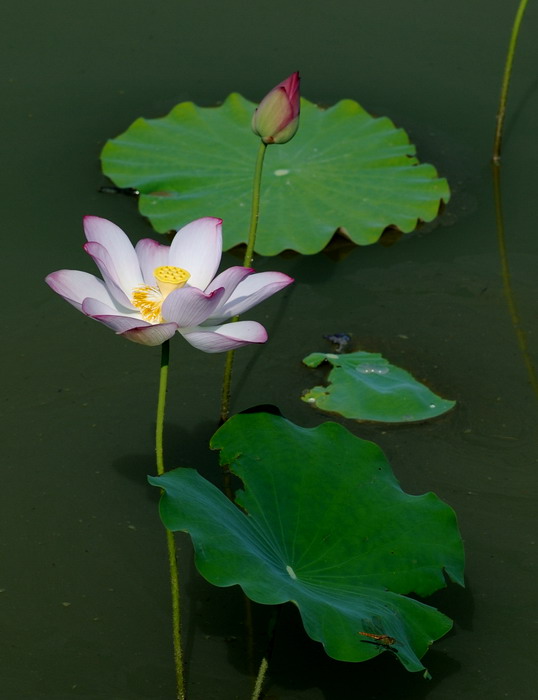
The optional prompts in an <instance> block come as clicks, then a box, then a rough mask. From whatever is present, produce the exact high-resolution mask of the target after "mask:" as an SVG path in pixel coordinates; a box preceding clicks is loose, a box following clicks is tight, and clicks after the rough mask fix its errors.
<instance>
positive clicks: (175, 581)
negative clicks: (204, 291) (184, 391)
mask: <svg viewBox="0 0 538 700" xmlns="http://www.w3.org/2000/svg"><path fill="white" fill-rule="evenodd" d="M169 361H170V341H169V340H166V341H165V342H164V343H163V344H162V346H161V372H160V375H159V398H158V400H157V425H156V428H155V456H156V461H157V474H158V475H159V476H162V475H163V474H164V451H163V433H164V409H165V406H166V388H167V385H168V365H169ZM166 546H167V550H168V566H169V572H170V592H171V594H172V639H173V645H174V666H175V670H176V698H177V700H185V698H186V695H185V680H184V675H183V652H182V650H181V607H180V602H179V572H178V567H177V559H176V544H175V540H174V533H173V532H171V531H170V530H166Z"/></svg>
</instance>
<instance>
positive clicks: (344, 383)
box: [301, 352, 456, 423]
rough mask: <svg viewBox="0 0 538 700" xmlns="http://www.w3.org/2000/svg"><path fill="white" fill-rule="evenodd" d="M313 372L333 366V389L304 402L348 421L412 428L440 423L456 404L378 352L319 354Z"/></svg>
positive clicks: (311, 360) (319, 389)
mask: <svg viewBox="0 0 538 700" xmlns="http://www.w3.org/2000/svg"><path fill="white" fill-rule="evenodd" d="M303 362H304V364H305V365H307V366H308V367H317V366H318V365H320V364H321V363H322V362H329V363H330V364H331V365H332V366H333V369H332V370H331V372H330V374H329V377H328V381H329V386H315V387H313V388H312V389H310V391H307V392H305V393H304V394H303V396H302V397H301V398H302V400H303V401H306V403H309V404H311V405H312V406H314V407H315V408H319V409H320V410H321V411H327V412H330V413H338V414H340V415H341V416H344V417H345V418H354V419H355V420H364V421H377V422H381V423H412V422H415V421H424V420H428V419H429V418H435V417H436V416H440V415H442V414H443V413H446V412H447V411H450V409H451V408H453V407H454V406H455V404H456V402H455V401H448V400H447V399H443V398H441V397H440V396H437V395H436V394H434V393H433V392H432V391H431V390H430V389H428V387H427V386H424V384H421V383H420V382H418V381H417V380H416V379H415V378H414V377H413V376H412V375H411V374H409V372H406V371H405V370H404V369H400V367H396V366H395V365H391V364H390V363H389V361H388V360H385V358H384V357H382V356H381V355H380V354H379V353H373V352H352V353H347V354H342V355H336V354H334V353H324V352H314V353H312V354H311V355H308V357H305V358H304V360H303Z"/></svg>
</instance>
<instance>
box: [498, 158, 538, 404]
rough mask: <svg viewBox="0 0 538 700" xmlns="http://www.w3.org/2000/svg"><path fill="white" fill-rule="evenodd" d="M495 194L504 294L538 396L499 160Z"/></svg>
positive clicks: (537, 380)
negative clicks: (513, 273)
mask: <svg viewBox="0 0 538 700" xmlns="http://www.w3.org/2000/svg"><path fill="white" fill-rule="evenodd" d="M492 167H493V195H494V199H495V219H496V222H497V244H498V246H499V257H500V260H501V273H502V280H503V287H504V296H505V298H506V303H507V305H508V311H509V313H510V318H511V320H512V327H513V329H514V332H515V334H516V338H517V342H518V345H519V350H520V352H521V355H522V357H523V362H524V364H525V367H526V369H527V374H528V377H529V382H530V385H531V387H532V390H533V391H534V393H535V395H536V396H537V397H538V377H537V375H536V369H535V367H534V363H533V361H532V358H531V354H530V352H529V347H528V343H527V336H526V333H525V331H524V329H523V326H522V323H521V317H520V315H519V311H518V308H517V303H516V297H515V294H514V290H513V289H512V276H511V274H510V266H509V264H508V253H507V250H506V236H505V231H504V216H503V208H502V197H501V172H500V165H499V162H495V161H494V162H493V166H492Z"/></svg>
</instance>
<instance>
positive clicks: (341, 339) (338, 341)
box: [323, 333, 351, 353]
mask: <svg viewBox="0 0 538 700" xmlns="http://www.w3.org/2000/svg"><path fill="white" fill-rule="evenodd" d="M323 337H324V338H325V340H329V341H330V342H331V343H332V344H333V345H334V346H335V347H334V351H335V352H338V353H340V352H343V351H344V350H345V349H346V347H347V346H348V345H349V343H350V342H351V336H350V335H349V334H348V333H332V334H331V335H324V336H323Z"/></svg>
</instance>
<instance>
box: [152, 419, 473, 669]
mask: <svg viewBox="0 0 538 700" xmlns="http://www.w3.org/2000/svg"><path fill="white" fill-rule="evenodd" d="M211 447H212V448H213V449H219V450H221V454H220V461H221V464H222V465H226V466H228V467H229V468H230V469H231V471H232V472H233V473H234V474H236V475H237V476H238V477H239V478H240V479H241V481H242V483H243V487H244V490H240V491H238V492H237V494H236V501H237V504H238V505H239V506H240V508H239V507H237V506H236V505H235V504H233V503H232V502H231V501H230V500H228V499H227V498H226V497H225V496H224V495H223V494H222V492H221V491H219V490H218V489H217V488H216V487H215V486H213V485H212V484H211V483H210V482H208V481H207V480H205V479H204V478H202V477H201V476H200V475H199V474H198V473H197V472H196V471H194V470H191V469H176V470H174V471H171V472H168V473H166V474H164V475H163V476H161V477H152V478H150V482H151V483H152V484H154V485H155V486H159V487H160V488H162V489H163V491H164V493H163V496H162V499H161V504H160V513H161V518H162V520H163V522H164V524H165V526H166V527H167V528H168V529H170V530H174V531H176V530H181V531H185V532H189V533H190V536H191V538H192V540H193V543H194V548H195V556H196V565H197V567H198V570H199V571H200V573H201V574H202V575H203V576H204V577H205V578H206V579H207V580H208V581H210V582H211V583H213V584H215V585H217V586H232V585H234V584H239V585H240V586H241V587H242V588H243V590H244V592H245V593H246V595H247V596H248V597H249V598H251V599H252V600H254V601H256V602H258V603H264V604H273V605H274V604H279V603H284V602H287V601H291V602H293V603H295V605H297V607H298V608H299V611H300V614H301V617H302V620H303V624H304V627H305V630H306V632H307V633H308V635H309V636H310V637H311V638H312V639H314V640H316V641H319V642H321V643H322V644H323V645H324V647H325V650H326V652H327V654H328V655H329V656H331V657H333V658H335V659H339V660H341V661H364V660H366V659H369V658H372V657H373V656H375V655H376V654H378V653H380V652H381V651H383V650H385V649H386V648H388V647H387V646H384V645H383V644H376V643H375V640H374V643H372V641H371V640H372V639H373V638H371V637H367V636H364V635H361V634H360V633H361V632H363V633H367V634H377V635H386V636H387V637H389V638H392V639H391V640H390V641H391V644H389V645H388V646H389V647H390V650H391V651H392V652H394V656H395V658H398V659H399V660H400V661H401V663H402V664H403V665H404V666H405V667H406V668H407V669H408V670H410V671H419V670H422V669H424V666H423V664H422V662H421V661H420V658H421V657H422V656H423V655H424V654H425V652H426V651H427V650H428V647H429V646H430V644H431V643H432V642H433V641H434V640H436V639H438V638H439V637H441V636H442V635H444V634H445V633H446V632H447V631H448V630H449V629H450V628H451V625H452V623H451V621H450V620H449V619H448V618H447V617H445V616H444V615H443V614H441V613H440V612H439V611H437V610H436V609H435V608H432V607H429V606H427V605H425V604H423V603H421V602H419V601H417V600H414V599H412V598H408V597H406V595H405V594H408V593H412V592H414V593H416V594H418V595H421V596H426V595H429V594H430V593H432V592H433V591H435V590H437V589H438V588H441V587H443V586H444V585H445V574H446V575H447V576H448V577H449V578H451V579H453V580H454V581H457V582H458V583H463V549H462V542H461V538H460V535H459V533H458V528H457V524H456V518H455V515H454V512H453V511H452V509H451V508H450V507H449V506H447V505H446V504H444V503H443V502H442V501H440V500H439V499H438V498H437V496H435V495H434V494H433V493H428V494H425V495H422V496H410V495H408V494H406V493H404V492H403V491H402V490H401V488H400V486H399V485H398V483H397V481H396V479H395V478H394V475H393V473H392V471H391V468H390V466H389V464H388V462H387V460H386V459H385V456H384V455H383V453H382V452H381V450H380V449H379V447H378V446H377V445H375V444H374V443H372V442H368V441H366V440H361V439H359V438H357V437H355V436H354V435H352V434H351V433H350V432H348V431H347V430H346V429H345V428H344V427H342V426H340V425H337V424H336V423H332V422H328V423H324V424H323V425H321V426H319V427H317V428H313V429H306V428H301V427H299V426H297V425H294V424H293V423H291V422H290V421H287V420H285V419H284V418H282V417H280V416H275V415H271V414H267V413H253V414H240V415H236V416H234V417H233V418H231V419H230V420H229V421H227V422H226V423H225V424H224V425H223V426H222V427H221V428H220V429H219V430H218V431H217V433H216V434H215V435H214V436H213V438H212V441H211Z"/></svg>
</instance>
